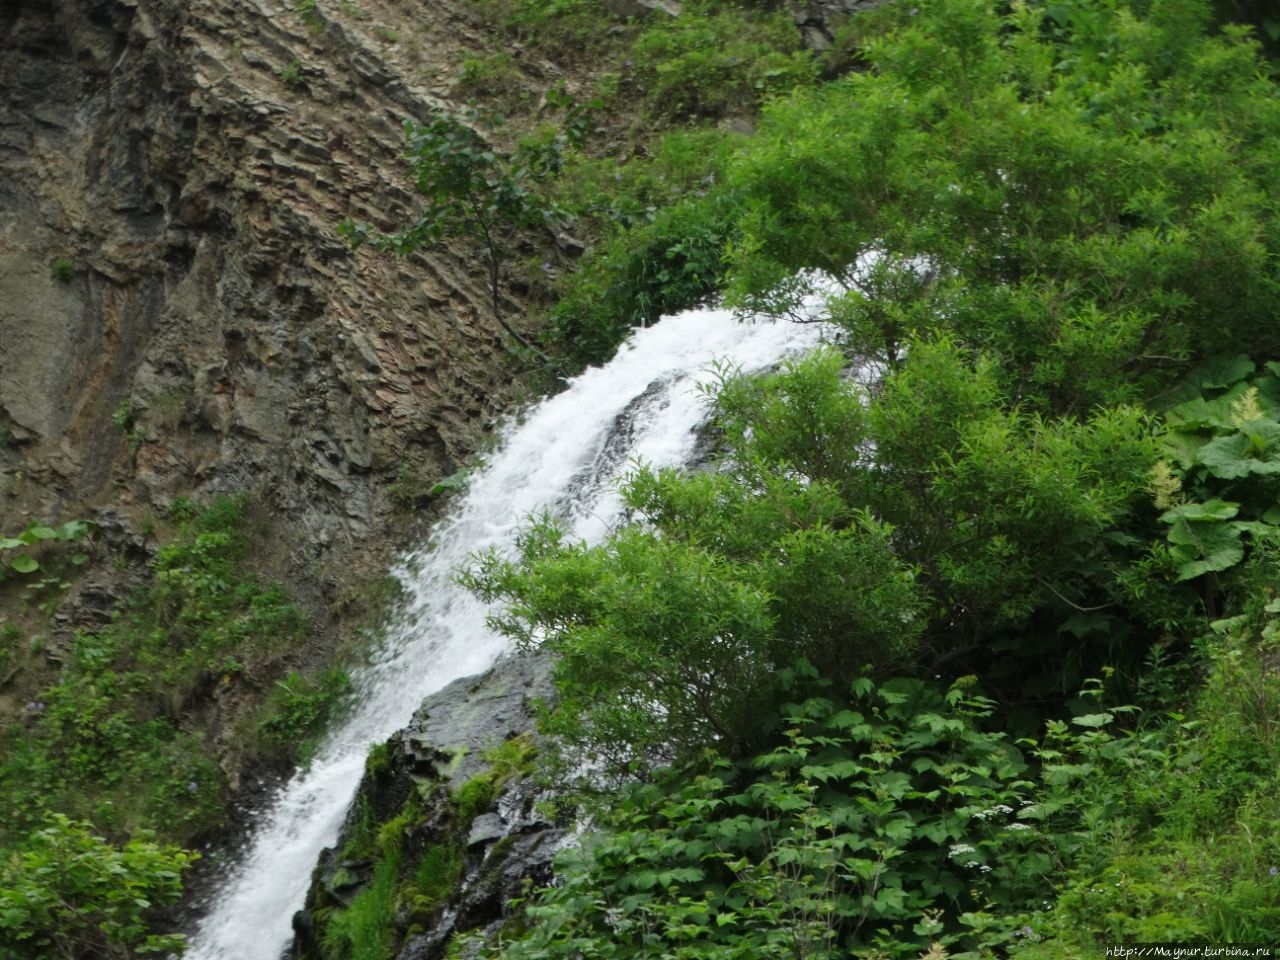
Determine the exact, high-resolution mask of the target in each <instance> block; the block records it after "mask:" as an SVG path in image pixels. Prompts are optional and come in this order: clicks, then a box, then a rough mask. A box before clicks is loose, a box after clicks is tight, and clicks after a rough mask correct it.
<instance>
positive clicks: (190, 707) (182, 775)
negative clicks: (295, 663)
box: [0, 497, 347, 960]
mask: <svg viewBox="0 0 1280 960" xmlns="http://www.w3.org/2000/svg"><path fill="white" fill-rule="evenodd" d="M243 506H244V502H243V500H237V499H233V498H225V497H224V498H220V499H217V500H215V501H213V502H212V503H210V504H208V505H207V506H204V507H201V506H198V505H196V504H194V503H192V502H189V501H185V500H178V501H176V502H175V503H174V504H173V506H172V507H171V508H170V511H169V514H168V517H167V518H166V522H165V523H164V529H165V530H166V531H167V536H166V537H165V542H163V543H162V545H160V546H159V548H158V549H157V550H156V552H155V555H154V557H153V559H152V560H151V561H150V563H149V568H150V569H149V571H148V574H149V576H148V581H149V582H148V583H147V585H146V586H145V587H143V588H140V589H138V590H137V591H136V592H135V593H134V594H133V595H132V596H131V597H129V598H128V599H127V600H126V601H125V602H124V603H123V604H122V606H121V607H120V609H118V610H117V611H116V613H115V617H114V619H113V620H112V621H111V622H109V623H107V624H105V625H104V626H103V627H102V628H101V629H99V630H96V631H93V632H88V631H82V632H79V633H77V634H76V636H75V638H74V641H73V643H72V644H71V645H70V647H69V649H66V650H62V651H58V652H57V656H58V660H59V661H60V664H61V666H60V669H59V670H58V671H57V672H56V674H54V675H53V676H52V677H49V676H48V671H46V670H44V669H42V666H41V664H42V661H44V660H45V658H46V657H45V654H46V651H45V650H44V648H43V642H44V641H42V640H40V639H39V637H38V636H32V637H24V636H23V635H22V632H21V631H20V630H19V629H18V628H17V627H16V626H15V625H13V624H9V625H7V626H6V628H5V632H4V640H5V644H6V647H5V654H6V657H7V658H8V659H9V660H10V661H11V663H10V665H11V668H12V669H11V672H10V674H9V679H10V681H14V683H15V684H16V686H17V689H20V690H22V691H24V694H25V697H26V702H25V705H24V708H23V710H22V717H21V720H20V722H17V723H12V724H7V725H5V726H4V727H0V811H3V821H2V822H0V958H3V960H22V958H40V960H47V958H51V957H66V958H76V957H84V956H94V957H107V956H113V957H114V956H129V955H132V953H133V952H135V951H136V952H140V953H147V952H154V953H168V952H170V951H171V950H174V949H181V946H182V938H181V937H175V936H172V935H167V934H166V935H159V934H155V933H153V932H152V926H151V925H152V922H153V920H154V914H153V913H152V912H151V908H152V907H153V906H161V905H166V904H172V903H173V902H174V901H175V900H177V898H178V897H179V895H180V894H181V892H182V883H181V874H182V872H183V871H184V870H185V869H186V867H187V866H189V865H190V864H191V863H192V862H193V861H194V860H195V859H196V858H197V857H196V854H194V853H193V852H191V851H189V850H184V849H183V848H182V845H193V844H194V843H196V842H197V841H199V840H200V839H202V838H204V837H207V836H209V835H210V833H211V832H213V831H215V830H217V829H219V828H220V827H222V826H223V825H224V821H225V817H226V810H227V804H228V800H229V796H230V791H229V789H228V784H227V775H226V772H225V771H224V769H223V768H222V767H221V766H220V765H219V763H218V743H217V740H218V737H219V735H220V734H222V735H223V736H227V735H231V736H234V737H235V738H236V739H237V740H238V742H239V743H240V744H241V745H242V749H243V750H244V751H245V753H246V754H247V755H251V756H253V757H254V758H255V759H256V761H257V762H258V763H259V764H260V765H264V766H265V765H270V764H273V763H281V762H287V761H292V760H294V759H297V758H298V757H299V756H302V755H304V754H305V751H306V749H307V743H308V740H309V738H314V737H315V736H317V735H318V734H319V732H320V731H321V730H322V729H323V727H324V724H325V722H326V720H327V719H328V718H329V716H330V715H331V714H332V712H333V711H334V709H335V708H336V707H337V706H338V705H339V704H340V702H341V698H342V695H343V694H344V693H345V691H346V687H347V681H346V677H345V674H343V673H342V672H341V671H338V670H330V671H327V672H321V673H319V674H317V675H303V674H300V673H297V672H292V673H287V674H286V675H285V676H284V679H283V680H281V681H279V682H277V683H274V684H273V685H272V689H271V690H270V691H268V692H265V693H262V694H261V695H260V700H261V702H262V706H261V707H260V708H258V709H257V710H256V711H255V712H252V713H243V712H242V713H241V714H240V716H239V719H238V720H237V721H236V722H237V723H239V724H240V725H241V727H242V729H240V730H236V731H220V730H219V729H218V727H217V725H216V724H214V723H212V722H210V720H209V719H208V718H207V717H204V716H201V714H200V712H199V710H198V709H197V707H198V705H199V704H201V703H203V702H205V701H206V700H207V699H208V698H210V697H211V696H216V693H215V691H218V690H219V689H220V690H221V691H222V692H223V693H224V695H236V696H244V694H243V693H242V692H239V693H237V692H236V691H242V690H243V688H244V686H246V685H252V684H261V683H263V682H264V681H263V679H262V678H264V677H270V676H272V675H273V674H281V673H285V671H283V670H281V669H280V667H281V665H282V664H285V663H288V662H289V659H290V657H291V650H292V648H294V647H295V646H296V645H298V643H299V641H300V640H301V638H302V637H303V635H304V634H305V631H306V629H307V622H306V618H305V616H304V615H303V613H302V611H301V609H300V608H299V607H298V606H296V605H295V604H294V603H293V602H292V601H291V600H290V599H289V598H288V597H287V596H286V595H285V593H284V592H283V590H282V589H281V588H280V587H278V586H271V585H266V584H262V583H260V582H258V580H257V579H256V578H254V577H253V576H252V575H251V574H249V573H248V572H247V571H246V570H245V569H244V558H245V548H246V543H247V541H246V538H245V535H244V527H245V525H246V524H245V518H244V515H243ZM81 528H87V525H85V524H79V525H76V524H74V523H73V524H71V525H67V526H65V527H63V528H57V529H58V530H66V531H67V532H68V533H69V534H75V533H81V532H83V531H82V529H81ZM37 530H39V528H37ZM50 532H51V533H55V532H56V531H55V530H53V529H51V530H50ZM12 539H13V540H14V542H15V543H16V544H19V545H21V544H22V543H23V538H22V537H17V538H12ZM46 539H47V540H48V541H49V542H50V543H52V544H57V543H59V542H60V541H59V538H58V537H56V536H51V537H48V538H46ZM64 539H65V538H64ZM5 542H7V541H5ZM76 556H78V555H72V557H71V559H72V560H74V559H75V558H76ZM115 559H116V560H117V561H118V562H119V563H121V564H122V565H123V564H126V563H127V562H128V558H127V557H125V556H119V557H117V558H115ZM58 560H59V558H58V557H57V556H53V555H49V556H46V557H44V568H45V570H46V572H47V573H49V572H52V571H54V570H57V569H58V568H59V563H58ZM15 566H26V564H17V563H15ZM46 579H48V578H47V577H46ZM58 586H59V585H58V584H53V585H48V586H46V587H45V588H44V589H45V592H46V593H52V594H53V595H54V596H55V597H56V591H55V590H54V588H56V587H58ZM61 586H63V587H65V586H66V584H65V583H63V584H61ZM27 589H28V590H29V591H30V590H31V589H33V588H32V587H28V588H27ZM35 596H37V597H39V596H43V594H40V593H37V594H36V595H35ZM35 619H36V620H38V618H35ZM24 645H25V646H24ZM268 682H269V681H268ZM224 716H235V713H234V712H232V711H227V713H226V714H224Z"/></svg>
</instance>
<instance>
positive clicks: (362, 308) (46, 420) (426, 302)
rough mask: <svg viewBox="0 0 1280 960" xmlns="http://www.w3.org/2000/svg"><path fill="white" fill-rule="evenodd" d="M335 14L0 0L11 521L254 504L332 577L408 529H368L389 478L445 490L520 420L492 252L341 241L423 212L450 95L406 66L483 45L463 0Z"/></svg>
mask: <svg viewBox="0 0 1280 960" xmlns="http://www.w3.org/2000/svg"><path fill="white" fill-rule="evenodd" d="M318 6H319V9H317V11H315V13H314V15H312V16H307V17H303V16H301V15H300V14H299V13H298V11H297V9H296V8H295V5H294V4H292V3H286V2H283V0H250V2H244V0H189V2H187V0H184V2H177V0H81V2H75V3H73V2H70V0H59V2H49V0H15V2H10V3H8V4H5V5H4V10H3V11H0V425H3V426H4V428H5V438H6V439H7V440H8V441H9V442H8V443H7V444H0V447H3V449H2V450H0V458H2V463H0V468H3V469H4V471H5V473H6V474H7V475H8V478H9V482H8V483H6V484H5V493H4V496H5V497H6V498H7V499H8V501H9V502H8V503H7V504H6V507H7V508H8V509H9V511H10V512H21V513H24V514H31V515H45V516H48V515H53V514H58V513H60V512H65V511H67V510H71V509H75V510H79V512H81V513H83V512H84V511H83V510H80V509H79V505H82V504H85V505H94V504H104V503H114V504H116V505H117V506H119V507H122V508H124V509H125V512H126V513H131V512H133V513H140V512H141V511H142V510H144V509H147V508H151V509H154V508H156V507H163V506H164V505H165V504H166V503H167V502H168V501H169V500H171V499H172V498H174V497H176V496H191V495H196V496H199V495H203V494H208V493H215V492H222V491H229V490H232V489H236V490H245V489H248V490H254V491H257V492H258V494H259V495H260V497H261V498H262V499H263V500H264V501H265V505H266V507H267V508H268V509H267V513H268V514H269V515H270V516H272V517H273V518H275V520H276V521H277V522H278V524H279V526H280V528H281V530H280V535H281V537H282V539H284V540H285V541H286V542H288V543H289V544H290V545H291V546H290V550H289V551H288V556H282V557H281V558H280V562H281V570H280V572H281V573H282V574H286V575H289V576H290V577H291V578H292V577H294V576H296V573H297V571H298V570H299V569H310V570H313V571H315V572H316V576H315V581H316V584H317V586H318V587H321V586H322V585H323V583H324V582H325V580H326V576H325V573H324V571H325V570H327V569H331V568H332V569H347V568H348V566H349V558H350V556H351V555H352V554H353V553H357V554H358V553H360V552H361V551H371V552H376V553H377V554H379V560H381V558H382V557H385V555H386V552H387V547H388V544H387V543H386V542H385V539H394V538H385V539H383V540H380V541H379V542H378V543H377V544H376V546H373V545H371V544H370V534H371V533H372V532H374V531H377V532H382V531H385V530H387V529H388V526H389V524H390V522H391V519H392V517H393V516H394V504H393V503H392V501H391V498H390V496H389V495H388V492H387V490H388V488H389V487H390V485H391V481H392V480H394V479H395V474H396V471H398V470H403V469H412V470H415V471H418V472H421V473H422V474H423V475H425V476H426V477H433V476H437V477H438V476H447V475H448V474H449V473H451V472H453V470H454V469H456V466H457V462H458V461H459V460H461V459H462V458H464V457H465V456H467V455H468V454H469V453H470V451H471V450H472V449H473V447H474V445H475V443H476V442H477V440H478V438H479V437H480V435H481V434H482V432H483V430H484V429H485V428H486V424H487V423H489V422H490V421H491V420H492V419H493V417H494V415H495V414H496V412H498V411H499V410H501V409H502V408H503V407H504V406H505V403H506V400H507V396H508V390H509V387H510V384H509V382H508V377H507V376H506V375H505V372H504V366H505V363H504V359H505V353H504V350H503V347H502V344H501V340H500V336H499V331H498V329H497V328H496V326H494V324H493V323H492V322H490V321H488V320H487V319H486V318H487V313H486V311H485V309H484V307H483V304H484V302H485V301H484V298H483V296H482V295H481V294H482V289H483V282H484V281H483V278H482V277H481V276H479V275H478V274H479V273H480V271H477V270H475V266H476V265H474V264H472V263H470V262H468V261H467V260H466V259H465V258H460V257H459V256H458V255H456V254H452V253H446V252H441V253H439V254H435V253H424V254H422V255H419V256H416V257H414V258H413V260H412V261H396V260H394V259H391V258H386V257H382V256H380V255H377V254H375V253H373V252H367V253H366V252H361V253H359V254H358V255H352V254H351V253H350V252H348V251H347V249H346V247H345V245H344V244H343V243H342V242H341V241H340V239H339V238H338V237H337V236H336V235H335V227H336V225H337V224H338V223H339V222H340V221H342V220H343V219H345V218H347V217H354V218H357V219H361V220H365V221H370V222H373V223H374V224H376V225H378V226H380V227H391V226H393V225H394V224H396V223H398V222H402V221H403V220H405V219H406V218H407V216H408V215H409V213H410V211H411V209H412V206H413V194H412V189H411V184H410V183H409V182H408V177H407V169H406V167H405V164H404V162H403V159H402V152H403V149H402V137H403V134H402V130H401V121H402V120H404V119H405V118H408V117H420V116H422V115H424V114H425V113H426V112H427V111H428V110H429V109H430V108H431V107H432V106H434V105H436V104H438V103H439V102H440V101H439V99H438V94H439V93H442V92H444V90H443V88H441V89H440V90H438V91H433V90H432V89H430V88H429V87H427V86H426V85H421V86H419V85H415V84H414V83H413V82H411V81H410V80H409V78H410V77H411V76H420V75H421V73H420V71H416V70H414V69H413V66H414V64H415V63H418V62H421V61H422V60H424V59H427V58H430V57H431V56H432V55H433V54H440V59H442V60H444V59H446V57H445V55H444V54H443V53H441V48H442V47H447V49H448V56H449V57H454V58H456V57H459V56H462V55H465V53H466V52H467V50H468V48H475V47H476V46H478V45H479V40H480V38H479V37H476V36H474V35H473V36H471V37H470V42H469V38H468V28H466V27H465V25H464V24H463V21H461V20H459V19H458V14H457V12H456V11H454V10H453V9H452V7H451V5H444V6H441V5H437V4H433V5H428V6H427V7H425V8H424V9H421V10H417V9H415V10H413V11H405V10H402V9H399V8H397V7H396V5H394V4H384V3H381V2H378V0H370V2H368V3H361V4H360V5H359V8H358V9H356V7H355V5H346V6H345V7H344V6H341V5H338V4H332V5H330V4H320V5H318ZM380 30H381V31H383V34H382V38H380V36H379V33H378V31H380ZM387 31H401V32H403V33H404V34H405V37H406V39H408V37H409V35H410V34H412V37H413V54H412V56H409V55H408V54H407V53H406V50H405V49H401V48H399V46H397V45H389V44H388V43H387V42H386V40H385V36H386V32H387ZM404 47H405V48H408V47H409V44H408V43H405V45H404ZM411 60H412V61H413V63H411V62H410V61H411ZM295 64H296V67H294V68H293V69H292V70H291V69H290V68H291V67H292V66H293V65H295ZM290 73H296V74H297V75H298V76H299V78H300V80H301V82H298V83H289V82H286V80H285V79H282V77H287V76H289V75H290ZM59 258H61V259H65V260H66V261H67V262H68V263H69V264H70V265H71V267H70V275H68V276H64V277H62V278H60V279H59V278H55V277H54V276H53V274H52V269H51V267H52V264H53V262H54V261H55V260H56V259H59ZM424 287H425V288H426V289H430V290H432V291H435V294H434V295H433V296H428V295H426V294H425V293H424ZM388 395H391V396H394V397H395V400H394V401H393V402H388V401H387V400H386V399H385V398H386V397H387V396H388ZM113 414H117V417H116V422H115V423H113ZM426 425H430V430H429V431H428V430H427V427H426ZM424 432H427V433H429V436H427V437H424ZM68 449H70V450H73V451H75V453H74V455H73V456H71V457H68V456H67V455H66V451H67V450H68Z"/></svg>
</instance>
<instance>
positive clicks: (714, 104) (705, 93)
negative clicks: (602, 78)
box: [632, 0, 816, 120]
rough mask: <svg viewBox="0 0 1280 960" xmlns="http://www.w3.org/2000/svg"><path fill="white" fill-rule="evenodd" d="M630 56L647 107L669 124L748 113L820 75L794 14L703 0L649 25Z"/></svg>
mask: <svg viewBox="0 0 1280 960" xmlns="http://www.w3.org/2000/svg"><path fill="white" fill-rule="evenodd" d="M632 56H633V58H634V63H635V80H634V82H635V85H636V86H637V88H638V89H639V90H640V91H641V93H642V95H643V96H644V98H645V100H646V102H647V104H648V108H649V110H650V111H651V112H652V113H653V114H655V115H657V116H660V117H664V118H668V119H680V120H685V119H717V118H720V117H723V116H725V115H727V114H730V113H740V112H748V111H751V110H753V108H755V107H757V106H758V105H759V104H760V103H761V102H762V101H763V100H765V99H766V98H768V97H770V96H774V95H777V94H782V93H789V92H790V91H791V90H792V89H793V88H795V87H798V86H804V85H807V84H810V83H812V82H813V80H814V77H815V73H816V69H815V66H814V62H813V57H812V55H811V54H810V53H809V52H808V51H807V50H805V49H803V44H802V43H801V39H800V33H799V31H798V30H797V29H796V27H795V23H794V22H793V21H792V19H791V18H790V17H788V16H786V15H785V14H782V13H772V14H771V13H761V12H755V11H751V10H749V9H744V8H742V7H737V6H733V5H729V4H723V3H715V2H698V0H695V2H690V3H687V4H685V10H684V12H683V13H682V14H681V15H680V16H678V17H662V16H657V17H654V18H653V19H652V20H650V21H649V22H647V23H646V24H645V26H644V29H643V31H642V32H641V33H640V34H639V35H638V36H637V38H636V40H635V43H634V45H633V47H632Z"/></svg>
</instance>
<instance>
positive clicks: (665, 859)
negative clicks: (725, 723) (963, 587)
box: [502, 671, 1048, 960]
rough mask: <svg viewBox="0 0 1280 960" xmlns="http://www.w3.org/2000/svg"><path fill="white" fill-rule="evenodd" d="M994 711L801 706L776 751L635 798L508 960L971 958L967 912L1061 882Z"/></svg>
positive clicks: (907, 698)
mask: <svg viewBox="0 0 1280 960" xmlns="http://www.w3.org/2000/svg"><path fill="white" fill-rule="evenodd" d="M799 677H800V679H804V678H805V677H807V679H808V681H810V682H811V681H812V680H813V679H814V676H813V674H812V672H811V671H801V674H800V675H799ZM990 706H991V704H990V703H988V702H986V701H983V700H982V699H981V698H973V697H971V696H970V695H969V694H967V693H966V692H965V691H964V689H963V688H962V687H955V688H952V689H951V690H949V691H945V692H944V691H942V690H940V689H937V688H934V687H931V686H929V685H926V684H922V683H920V682H917V681H906V680H895V681H891V682H889V683H887V684H885V685H883V686H881V687H876V686H875V685H874V684H872V683H871V682H870V681H859V682H858V683H857V684H855V686H854V690H853V692H852V695H851V696H850V697H848V698H847V699H846V698H844V697H837V698H834V700H833V699H830V698H827V697H816V698H812V699H809V700H806V701H804V702H803V703H799V704H793V705H791V706H790V707H788V708H787V710H786V719H785V723H784V732H782V733H780V734H779V735H778V737H777V740H776V743H775V746H774V748H773V749H771V750H768V751H767V752H765V753H762V754H760V755H757V756H755V757H753V758H750V759H748V760H744V761H743V762H741V763H739V764H731V763H729V762H728V761H725V760H719V759H714V756H713V755H710V756H711V759H703V760H700V761H697V762H694V763H691V764H690V765H689V766H687V767H684V768H682V769H677V770H669V771H665V772H663V773H660V774H659V775H658V777H657V778H656V780H655V781H654V782H653V783H650V784H646V785H642V786H636V787H634V788H633V789H631V790H629V791H626V792H624V794H623V795H622V797H621V798H620V800H619V801H618V803H617V806H616V808H615V810H614V811H613V812H612V814H610V815H609V816H608V818H607V819H606V820H605V822H604V823H602V824H601V826H602V827H603V828H604V829H603V830H602V831H601V832H599V833H596V834H593V835H590V836H589V837H588V838H587V839H586V841H585V842H584V844H583V846H582V848H581V849H580V850H577V851H573V852H570V853H566V855H565V856H564V858H563V861H562V863H561V864H560V866H559V871H560V876H561V878H562V883H561V884H560V885H557V886H555V887H551V888H548V889H546V890H544V891H542V892H541V894H540V896H539V897H538V898H537V899H536V900H535V901H533V903H532V905H531V906H530V907H529V908H528V911H527V912H528V918H529V921H530V924H531V928H530V931H529V932H528V934H526V935H525V936H523V937H521V938H520V939H517V940H516V941H515V942H514V943H512V944H510V945H508V946H506V947H505V949H504V950H503V951H502V956H503V957H505V958H508V960H517V958H518V960H532V958H538V960H549V958H555V957H577V956H583V955H590V956H593V957H599V958H611V957H619V958H622V957H626V958H641V957H666V956H673V955H674V956H697V957H705V958H717V960H719V958H724V960H728V958H731V957H773V956H803V957H812V958H835V957H846V956H850V955H853V954H854V953H855V952H856V951H858V950H869V949H875V950H878V951H883V952H881V953H878V954H877V955H879V956H884V957H902V958H906V957H910V958H913V960H914V958H916V957H918V956H919V955H920V953H921V951H923V950H927V949H929V947H930V945H931V944H934V943H937V944H941V945H945V946H946V947H947V949H953V948H959V947H965V946H972V945H973V940H972V937H971V935H970V934H969V933H968V931H967V926H966V922H965V919H964V918H965V916H966V914H967V912H968V911H969V910H971V909H972V908H973V907H974V906H975V905H977V904H980V903H982V902H984V901H985V899H986V898H988V897H998V898H999V899H1000V900H1001V901H1002V902H1004V903H1006V904H1009V905H1014V904H1023V903H1029V902H1032V901H1034V899H1035V898H1037V897H1039V896H1040V895H1041V890H1042V885H1043V880H1042V877H1041V873H1042V872H1043V871H1044V870H1045V869H1047V867H1048V860H1047V858H1045V857H1044V856H1043V855H1037V854H1035V853H1034V850H1035V848H1036V847H1037V845H1038V844H1039V843H1040V840H1039V838H1038V831H1037V830H1036V829H1035V827H1034V826H1033V825H1032V824H1030V823H1027V822H1026V821H1025V820H1024V819H1023V818H1022V817H1021V816H1020V813H1019V811H1020V810H1022V809H1025V804H1026V803H1028V802H1029V799H1028V789H1029V787H1030V784H1029V783H1028V782H1027V781H1025V780H1023V779H1022V777H1023V773H1024V764H1023V762H1022V760H1021V757H1020V756H1019V754H1018V751H1017V750H1016V749H1015V748H1014V747H1013V746H1012V744H1011V743H1010V742H1009V741H1008V739H1007V738H1006V737H1004V736H1003V735H1001V734H988V733H982V732H980V731H979V730H978V728H977V724H976V721H977V720H978V719H980V718H981V717H982V716H984V715H985V714H986V713H987V712H988V711H989V709H990Z"/></svg>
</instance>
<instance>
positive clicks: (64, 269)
mask: <svg viewBox="0 0 1280 960" xmlns="http://www.w3.org/2000/svg"><path fill="white" fill-rule="evenodd" d="M49 273H50V275H51V276H52V277H53V279H55V280H57V281H58V282H59V283H70V282H71V280H72V278H74V277H75V275H76V265H75V262H74V261H72V260H69V259H68V258H67V257H58V258H57V259H55V260H54V261H53V263H52V264H50V266H49Z"/></svg>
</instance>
